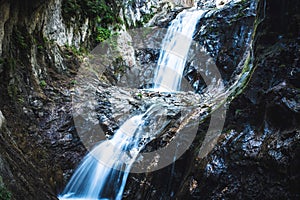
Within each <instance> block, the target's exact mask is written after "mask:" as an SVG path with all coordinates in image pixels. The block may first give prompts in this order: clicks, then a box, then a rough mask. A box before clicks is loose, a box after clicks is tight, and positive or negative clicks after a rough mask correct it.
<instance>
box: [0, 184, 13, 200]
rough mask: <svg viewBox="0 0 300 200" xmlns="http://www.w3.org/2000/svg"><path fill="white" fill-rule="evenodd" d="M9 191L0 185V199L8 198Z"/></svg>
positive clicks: (8, 199) (6, 199)
mask: <svg viewBox="0 0 300 200" xmlns="http://www.w3.org/2000/svg"><path fill="white" fill-rule="evenodd" d="M10 199H11V193H10V192H9V191H8V190H7V189H6V188H5V187H0V200H10Z"/></svg>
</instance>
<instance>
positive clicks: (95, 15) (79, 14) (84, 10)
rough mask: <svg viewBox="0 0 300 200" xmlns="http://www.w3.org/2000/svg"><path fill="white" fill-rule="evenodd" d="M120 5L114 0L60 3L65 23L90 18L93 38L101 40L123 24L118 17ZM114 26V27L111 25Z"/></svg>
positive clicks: (77, 0)
mask: <svg viewBox="0 0 300 200" xmlns="http://www.w3.org/2000/svg"><path fill="white" fill-rule="evenodd" d="M118 10H120V6H119V5H117V2H116V1H105V0H94V1H92V0H81V1H79V0H64V1H63V4H62V14H63V18H64V19H65V20H66V22H67V23H66V24H68V22H72V21H79V22H83V21H84V20H85V19H86V18H89V19H90V20H91V26H93V27H95V29H94V34H95V35H94V39H95V41H97V42H102V41H104V40H106V39H108V38H109V37H110V36H111V30H109V28H113V29H115V30H117V29H120V28H121V26H120V24H123V21H122V19H121V18H120V17H119V12H118ZM112 26H114V27H112Z"/></svg>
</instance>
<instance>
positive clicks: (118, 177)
mask: <svg viewBox="0 0 300 200" xmlns="http://www.w3.org/2000/svg"><path fill="white" fill-rule="evenodd" d="M202 14H203V11H201V10H195V9H194V10H185V11H183V12H181V13H180V14H179V15H178V16H177V17H176V19H175V20H173V21H172V23H171V24H170V26H169V28H168V31H167V34H166V36H165V38H164V40H163V43H162V50H161V53H160V58H159V61H158V65H157V69H156V72H155V77H154V87H153V88H152V89H153V90H155V91H168V92H170V91H178V90H179V89H180V82H181V79H182V73H183V70H184V66H185V62H186V59H187V58H186V57H187V54H188V51H189V48H190V45H191V42H192V37H193V33H194V29H195V27H196V23H197V21H198V20H199V19H200V17H201V15H202ZM167 112H168V111H167V109H166V108H165V107H164V106H162V105H159V104H154V105H152V106H150V107H149V108H148V109H147V111H146V112H145V113H142V114H138V115H135V116H133V117H131V118H129V119H128V120H127V121H126V122H125V123H124V124H123V125H122V126H121V127H120V129H118V130H117V131H116V133H115V134H114V136H113V137H112V138H111V139H109V140H106V141H104V142H101V143H99V144H98V145H97V146H96V147H95V148H94V149H93V150H92V151H91V152H90V153H89V154H88V155H86V157H85V158H84V160H83V161H82V163H81V165H80V166H79V167H78V169H77V170H76V172H75V173H74V174H73V176H72V178H71V180H70V181H69V183H68V184H67V186H66V188H65V190H64V191H63V193H62V195H60V196H59V197H58V198H59V199H60V200H72V199H74V200H75V199H78V200H79V199H82V200H83V199H86V200H99V199H122V195H123V191H124V188H125V184H126V180H127V177H128V175H129V172H130V169H131V166H132V164H133V163H134V162H135V160H136V158H137V156H138V154H139V152H140V151H141V150H142V149H143V148H144V147H145V145H146V144H147V143H149V142H150V141H151V140H153V139H154V138H155V136H156V135H157V134H159V133H160V131H161V130H162V129H163V128H164V127H166V126H167V125H168V123H169V122H168V120H167V119H166V118H165V119H163V120H162V119H161V118H163V117H164V116H166V115H167ZM158 118H159V119H158Z"/></svg>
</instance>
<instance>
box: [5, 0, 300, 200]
mask: <svg viewBox="0 0 300 200" xmlns="http://www.w3.org/2000/svg"><path fill="white" fill-rule="evenodd" d="M299 8H300V2H299V1H298V0H289V1H281V0H228V1H226V0H223V1H215V0H198V1H184V0H174V1H172V0H170V1H163V0H151V1H139V0H133V1H121V0H116V1H104V0H97V1H89V0H82V1H76V0H49V1H45V0H34V1H28V0H23V1H19V0H0V19H1V20H0V80H1V82H0V200H9V199H11V200H22V199H26V200H31V199H32V200H35V199H36V200H45V199H58V198H59V199H61V200H65V199H70V200H71V199H88V198H84V197H83V196H75V193H76V191H74V194H72V192H73V191H72V192H69V193H68V192H65V191H67V190H68V189H67V188H68V187H67V184H68V182H70V180H71V177H72V175H73V174H74V173H75V171H76V168H78V166H79V165H80V163H81V162H82V161H83V160H84V158H85V156H86V155H89V154H88V152H90V151H91V149H92V148H93V147H94V146H95V145H97V144H98V142H99V141H100V140H105V139H106V140H109V141H114V138H116V135H117V134H118V130H120V128H121V127H123V125H124V124H126V122H127V121H126V120H128V119H129V118H134V119H136V118H135V116H140V117H141V118H142V119H143V120H144V121H143V126H145V127H142V126H140V125H138V128H136V129H134V131H135V133H136V132H138V131H136V130H141V131H140V132H145V133H146V132H147V131H148V132H151V130H155V135H151V134H150V135H151V137H150V138H151V139H148V138H146V137H145V138H142V139H141V138H139V139H140V140H138V142H140V143H142V144H137V145H136V146H137V147H138V148H137V149H133V150H135V151H138V154H142V155H145V156H144V157H142V156H140V157H139V155H138V154H137V155H136V154H134V151H129V152H127V153H128V156H129V157H135V156H136V157H135V158H136V165H134V164H133V165H132V166H131V165H126V166H127V167H128V169H129V170H131V173H128V174H127V173H126V170H125V171H124V172H120V174H119V175H118V176H119V177H117V178H112V179H111V180H110V179H107V178H106V179H105V180H109V181H107V182H109V183H107V185H105V184H104V186H103V187H104V188H105V190H104V189H103V190H101V194H97V195H98V197H97V198H93V199H151V200H152V199H154V200H155V199H299V198H300V191H299V188H300V171H299V169H300V129H299V128H300V127H299V125H300V124H299V122H300V115H299V110H300V105H299V100H300V94H299V91H300V90H299V87H300V85H299V83H300V80H299V79H300V76H299V73H300V58H299V55H300V14H299ZM199 10H203V13H204V14H203V15H201V16H200V14H199V16H198V15H195V16H198V17H199V19H198V20H196V24H194V29H195V30H194V33H193V35H192V37H193V38H192V40H193V41H192V43H191V46H190V50H189V52H188V54H187V56H186V57H187V59H186V63H184V65H183V67H184V69H183V70H182V72H181V73H182V75H183V80H182V82H181V83H182V85H181V87H182V88H184V86H183V85H184V84H185V85H187V88H188V89H187V90H189V91H181V92H176V91H175V92H174V91H172V92H165V91H159V90H157V88H158V89H161V88H160V87H156V82H155V81H153V77H156V76H158V75H157V74H155V69H156V66H157V63H158V62H159V61H160V57H161V54H162V52H163V51H162V50H161V48H163V47H160V45H162V44H163V43H164V40H163V38H164V37H165V36H166V35H167V34H166V33H168V31H169V29H168V28H169V27H171V25H172V22H173V25H174V26H175V25H176V24H175V22H176V19H178V18H179V17H180V16H181V14H182V18H181V20H182V21H184V20H185V19H186V18H188V17H186V16H189V15H188V13H190V14H191V13H192V12H198V11H199ZM186 11H187V14H186V15H183V14H184V13H185V12H186ZM192 16H194V15H192ZM182 21H181V24H180V23H179V22H180V20H179V22H178V24H177V25H178V26H179V25H182V24H183V25H187V24H188V23H183V22H182ZM190 21H193V20H192V19H189V21H188V22H190ZM184 29H185V26H183V30H182V31H183V32H184ZM191 30H192V29H191ZM187 32H189V31H187ZM129 33H132V35H131V37H130V36H129V35H130V34H129ZM114 38H119V39H117V40H114ZM120 38H121V39H120ZM179 38H180V37H179ZM184 39H186V38H183V39H182V40H184ZM132 40H134V41H132ZM107 41H109V42H108V43H106V42H107ZM184 41H185V40H184ZM145 44H147V45H148V46H147V47H145V46H142V45H145ZM105 45H108V46H105ZM134 45H136V46H134ZM183 46H185V45H183ZM116 49H117V50H118V53H117V54H114V52H115V50H116ZM182 49H183V48H180V50H182ZM166 52H167V51H166ZM203 60H205V62H201V61H203ZM206 61H207V62H206ZM210 62H212V63H213V64H212V65H209V64H207V63H210ZM203 63H205V64H203ZM214 66H216V69H217V71H218V73H215V74H214V71H213V70H212V69H213V67H214ZM173 74H176V73H174V72H169V73H165V74H164V76H165V77H171V76H173ZM206 76H207V77H208V78H207V77H206ZM216 80H217V81H216ZM218 80H221V81H218ZM220 82H221V83H220ZM210 84H211V85H212V86H211V87H209V86H210ZM149 88H150V89H149ZM151 88H152V89H151ZM152 105H154V106H152ZM156 105H158V107H156ZM222 110H226V112H225V111H224V113H223V114H222ZM218 113H221V114H220V115H217V114H218ZM212 120H215V121H217V122H220V124H221V125H222V127H221V129H218V127H213V128H211V121H212ZM223 120H224V122H223ZM223 123H224V124H223ZM149 124H150V125H149ZM148 125H149V127H148ZM216 126H217V125H216ZM100 129H101V130H100ZM156 131H157V132H156ZM99 132H101V133H99ZM152 132H153V131H152ZM192 132H195V136H194V137H193V138H192V140H191V139H189V138H188V137H189V134H192ZM103 134H104V136H103ZM126 134H127V133H125V135H126ZM125 139H126V137H125ZM125 139H124V138H123V139H122V138H121V139H120V140H119V141H118V142H119V143H118V145H120V146H121V143H122V140H125ZM178 140H179V143H177V144H176V145H177V146H176V147H177V148H178V149H180V148H181V147H182V146H184V149H185V151H184V152H182V155H180V156H178V157H176V155H177V154H176V153H177V150H176V149H177V148H175V150H174V151H172V153H173V154H170V155H168V156H169V157H171V159H174V162H172V163H170V164H168V165H166V166H164V167H161V168H159V169H157V170H153V169H154V168H155V167H156V166H157V165H159V161H158V160H159V159H162V155H161V157H159V156H157V157H153V158H151V159H153V161H152V162H150V163H149V164H148V165H147V170H143V171H142V172H139V173H134V170H136V168H135V166H138V164H139V163H142V161H143V159H144V160H146V155H147V153H148V152H155V151H157V150H158V149H164V148H168V146H170V145H171V144H172V143H174V142H173V141H175V142H176V141H178ZM189 142H190V143H189ZM144 143H145V144H144ZM187 143H188V146H187V147H185V145H186V144H187ZM118 145H116V146H118ZM130 145H131V144H130ZM130 145H129V146H126V148H131V146H130ZM143 145H144V146H143ZM141 146H142V147H141ZM92 152H93V151H92ZM99 152H100V154H104V155H108V154H109V152H105V151H102V152H101V151H98V153H99ZM113 155H114V154H113ZM115 159H117V158H111V159H110V160H115ZM132 159H133V158H132ZM166 159H167V158H166ZM117 160H118V159H117ZM175 160H176V161H175ZM133 161H135V160H134V159H133ZM116 162H117V161H116ZM124 165H125V164H124ZM121 166H122V167H124V166H123V165H121ZM126 169H127V168H126ZM116 171H118V169H116ZM116 171H112V172H111V174H109V175H108V176H110V177H113V175H114V173H115V172H116ZM121 171H122V170H121ZM116 173H117V172H116ZM120 177H122V179H121V178H120ZM118 178H119V179H118ZM105 180H95V181H96V182H97V184H98V185H100V183H101V184H102V182H105ZM120 180H122V181H124V182H122V181H120ZM121 182H122V183H121ZM97 184H96V185H97ZM114 185H116V186H114ZM119 185H121V186H124V188H123V189H122V190H121V189H120V188H121V186H119ZM115 187H118V188H117V189H118V190H117V189H116V188H115ZM78 188H79V189H80V188H81V186H80V187H78ZM114 190H116V191H121V193H120V194H118V195H119V196H118V195H116V193H117V192H116V191H114ZM60 195H62V196H60ZM63 195H65V196H63ZM68 195H69V197H68ZM72 195H73V196H72ZM90 199H92V198H90Z"/></svg>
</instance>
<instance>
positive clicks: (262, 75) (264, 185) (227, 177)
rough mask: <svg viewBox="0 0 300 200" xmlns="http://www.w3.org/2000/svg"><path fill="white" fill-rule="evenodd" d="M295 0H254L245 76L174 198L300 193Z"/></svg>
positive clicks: (296, 195) (285, 196) (293, 196)
mask: <svg viewBox="0 0 300 200" xmlns="http://www.w3.org/2000/svg"><path fill="white" fill-rule="evenodd" d="M297 10H299V1H289V2H283V1H259V3H258V10H257V17H256V22H255V32H254V36H253V37H254V44H253V49H254V67H255V70H254V72H253V74H252V76H251V79H250V81H249V83H248V85H247V87H246V88H245V90H244V91H243V93H242V94H241V95H240V96H238V97H237V98H236V99H235V100H234V101H233V102H231V104H230V107H229V110H228V115H227V119H226V125H225V127H224V133H223V134H222V135H221V137H220V138H219V142H218V145H217V146H216V147H215V148H214V150H213V151H212V152H211V153H210V154H209V155H208V156H207V157H206V158H205V159H203V160H200V161H196V162H195V165H194V166H193V167H192V170H191V172H190V175H189V177H188V178H187V179H186V181H185V185H184V187H183V189H182V191H181V192H180V193H179V199H181V198H187V199H299V195H300V194H299V189H298V188H299V187H300V182H299V175H300V173H299V170H297V169H299V167H300V157H299V155H300V137H299V134H300V133H299V120H300V118H299V117H300V116H299V100H300V99H299V83H298V82H299V66H300V65H299V47H300V46H299V31H300V29H299V14H298V11H297Z"/></svg>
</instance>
